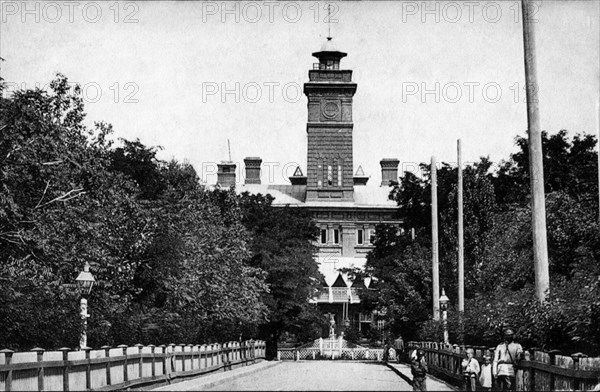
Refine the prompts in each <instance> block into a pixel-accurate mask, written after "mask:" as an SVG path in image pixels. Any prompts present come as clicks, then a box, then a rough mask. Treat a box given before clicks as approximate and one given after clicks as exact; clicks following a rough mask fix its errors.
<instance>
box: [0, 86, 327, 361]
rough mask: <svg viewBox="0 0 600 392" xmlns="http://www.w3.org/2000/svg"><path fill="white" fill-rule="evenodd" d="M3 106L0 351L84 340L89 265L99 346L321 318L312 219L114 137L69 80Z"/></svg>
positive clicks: (252, 332) (198, 338)
mask: <svg viewBox="0 0 600 392" xmlns="http://www.w3.org/2000/svg"><path fill="white" fill-rule="evenodd" d="M0 82H1V81H0ZM0 86H1V84H0ZM0 88H1V87H0ZM0 92H1V91H0ZM0 111H1V113H2V115H1V119H2V120H1V123H0V131H1V132H0V254H1V255H2V256H1V258H0V282H1V285H0V287H1V289H0V302H1V303H2V307H1V308H0V330H2V334H0V347H3V348H4V347H7V348H11V349H17V350H28V349H31V348H33V347H35V346H38V347H43V348H45V349H55V348H59V347H64V346H67V347H76V346H78V344H79V336H80V333H81V331H82V323H81V320H80V317H79V309H78V308H79V298H80V294H79V292H78V290H77V287H76V285H75V284H74V282H75V278H76V277H77V274H78V273H79V271H81V270H82V269H83V265H84V264H85V262H89V264H90V266H91V272H92V273H93V275H94V277H95V279H96V281H97V283H96V285H95V287H94V288H93V289H92V291H91V294H90V297H89V307H90V314H91V318H90V320H89V323H88V324H89V327H88V344H89V345H90V346H92V347H99V346H102V345H106V344H107V345H117V344H136V343H143V344H168V343H171V342H177V343H180V342H189V343H200V342H209V341H215V340H219V341H223V340H226V339H236V340H237V339H238V338H240V337H241V336H242V335H245V336H244V337H246V338H250V337H257V336H258V334H259V333H260V334H262V335H265V334H266V332H265V331H271V334H273V335H274V336H277V334H280V333H283V332H285V331H291V332H297V331H298V329H299V328H303V327H305V324H310V323H311V322H312V321H314V320H315V318H316V316H315V315H314V313H313V312H312V311H311V310H312V309H311V308H310V307H308V304H307V301H306V298H307V297H308V296H309V295H310V294H311V293H312V290H313V289H314V287H315V286H314V281H313V280H316V281H318V279H319V276H318V270H317V265H316V263H315V262H314V261H313V259H312V257H311V256H312V252H313V249H312V245H311V240H312V239H313V238H314V235H315V228H314V225H313V224H312V222H311V221H310V219H309V218H308V217H306V216H301V215H299V214H298V213H296V212H294V211H290V210H289V209H276V208H274V207H272V205H271V202H272V200H271V199H269V198H265V197H262V196H249V195H243V196H238V195H236V194H235V193H234V192H231V191H220V190H214V191H212V190H209V189H206V188H205V187H203V186H202V185H200V182H199V179H198V177H197V175H196V172H195V171H194V169H193V167H192V166H191V165H189V164H187V163H185V162H184V163H181V162H177V161H171V162H161V161H159V160H158V159H157V158H156V153H157V149H156V148H152V147H146V146H145V145H143V144H142V143H141V142H140V141H137V140H136V141H128V140H121V142H120V143H119V145H116V144H113V141H112V139H111V133H112V129H111V127H110V126H109V125H107V124H103V123H98V124H96V126H95V127H94V129H88V128H86V127H85V126H84V125H83V119H84V116H85V113H84V107H83V103H82V100H81V96H80V94H79V90H78V89H77V88H75V89H69V85H68V83H67V80H66V78H65V77H63V76H60V75H59V76H58V77H57V79H56V80H55V81H53V83H52V84H51V85H50V91H49V92H45V91H41V90H27V91H17V92H15V93H14V94H12V95H11V96H10V97H4V96H3V97H2V98H0ZM317 319H318V318H317ZM302 323H305V324H302ZM275 340H276V338H275Z"/></svg>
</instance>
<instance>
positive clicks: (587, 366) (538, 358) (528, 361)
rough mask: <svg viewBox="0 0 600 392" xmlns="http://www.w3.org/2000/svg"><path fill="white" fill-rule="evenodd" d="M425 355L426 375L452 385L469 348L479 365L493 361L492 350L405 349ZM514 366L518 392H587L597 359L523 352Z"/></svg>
mask: <svg viewBox="0 0 600 392" xmlns="http://www.w3.org/2000/svg"><path fill="white" fill-rule="evenodd" d="M410 345H413V346H414V347H419V348H422V349H423V350H424V351H425V359H426V361H427V364H428V367H429V372H430V373H431V374H432V375H434V376H436V377H439V378H441V379H443V380H445V381H448V382H450V383H452V384H454V385H461V384H462V382H463V375H462V368H461V362H462V360H463V358H465V357H466V354H465V350H466V349H467V348H472V349H473V350H474V351H475V358H476V359H477V360H478V361H479V363H480V364H481V363H483V356H484V355H486V354H487V355H489V356H490V357H491V358H492V361H493V358H494V350H495V347H492V348H486V347H477V346H458V345H446V344H443V343H434V342H409V346H410ZM523 357H524V358H523V359H522V360H521V361H519V362H518V366H517V371H516V384H517V385H516V387H517V390H518V391H550V390H551V391H557V390H561V391H577V390H590V389H592V388H594V386H595V385H596V384H597V383H598V381H599V380H600V358H588V357H587V356H586V355H583V354H579V353H578V354H573V355H570V356H563V355H559V351H556V350H555V351H550V352H544V351H538V350H536V349H529V350H525V352H524V355H523Z"/></svg>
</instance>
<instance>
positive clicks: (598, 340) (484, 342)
mask: <svg viewBox="0 0 600 392" xmlns="http://www.w3.org/2000/svg"><path fill="white" fill-rule="evenodd" d="M552 287H554V290H553V292H552V293H551V294H550V296H549V297H548V299H547V301H546V302H544V303H540V302H539V301H538V300H537V298H536V297H535V292H534V288H533V286H531V285H528V286H526V287H525V288H523V289H522V290H519V291H511V290H508V289H497V290H496V291H495V292H493V293H492V294H489V295H478V296H476V297H475V298H473V299H470V300H467V301H466V303H465V314H464V343H465V344H468V345H474V346H485V347H494V346H496V345H497V344H498V343H499V342H500V341H501V340H502V332H503V329H504V328H506V327H511V328H513V329H514V331H515V333H516V338H517V341H518V342H519V343H521V345H523V347H524V348H532V347H535V348H537V349H542V350H547V351H548V350H551V349H558V350H560V351H561V352H562V353H563V354H572V353H575V352H583V353H585V354H587V355H590V356H597V355H599V354H600V327H599V325H600V324H599V322H600V280H599V279H598V278H597V277H595V276H593V277H590V278H587V279H581V280H579V281H577V282H574V281H564V282H553V285H552ZM459 323H460V320H459V317H458V311H456V309H451V310H449V311H448V330H449V332H450V341H451V342H452V343H457V342H459V341H460V336H459V335H460V324H459ZM418 339H419V340H420V341H434V342H441V341H442V340H443V328H442V322H441V320H440V321H433V320H428V321H425V322H423V323H421V325H420V328H419V332H418Z"/></svg>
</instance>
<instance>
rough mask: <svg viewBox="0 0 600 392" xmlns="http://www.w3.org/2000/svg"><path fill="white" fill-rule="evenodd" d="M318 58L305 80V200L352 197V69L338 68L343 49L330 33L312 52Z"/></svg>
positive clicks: (349, 199)
mask: <svg viewBox="0 0 600 392" xmlns="http://www.w3.org/2000/svg"><path fill="white" fill-rule="evenodd" d="M313 56H314V57H316V58H317V59H318V60H319V62H318V63H314V65H313V69H312V70H310V71H309V72H308V78H309V81H308V82H307V83H305V84H304V94H306V96H307V98H308V123H307V124H306V132H307V134H308V156H307V184H306V200H307V201H334V200H340V201H350V202H351V201H353V200H354V187H353V186H354V179H353V171H352V169H353V160H352V131H353V128H354V123H353V122H352V98H353V96H354V93H356V83H353V82H352V71H351V70H343V69H341V68H340V60H341V59H342V58H343V57H346V53H344V52H341V51H339V50H337V49H336V48H335V47H334V44H333V41H332V39H331V37H328V38H327V41H326V42H325V44H324V45H323V46H322V47H321V50H320V51H318V52H315V53H313Z"/></svg>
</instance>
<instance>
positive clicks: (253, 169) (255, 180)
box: [244, 157, 262, 184]
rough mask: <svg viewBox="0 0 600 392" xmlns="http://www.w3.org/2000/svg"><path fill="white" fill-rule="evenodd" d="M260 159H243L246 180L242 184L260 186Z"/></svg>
mask: <svg viewBox="0 0 600 392" xmlns="http://www.w3.org/2000/svg"><path fill="white" fill-rule="evenodd" d="M261 163H262V159H260V158H258V157H247V158H244V165H245V166H246V179H245V180H244V184H260V164H261Z"/></svg>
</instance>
